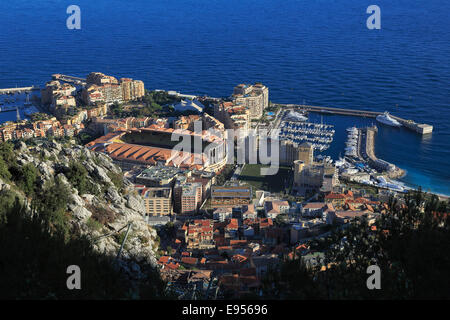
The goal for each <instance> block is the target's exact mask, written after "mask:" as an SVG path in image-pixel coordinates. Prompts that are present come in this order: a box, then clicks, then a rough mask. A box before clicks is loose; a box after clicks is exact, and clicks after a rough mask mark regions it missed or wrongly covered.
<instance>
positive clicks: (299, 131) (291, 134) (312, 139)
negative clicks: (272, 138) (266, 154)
mask: <svg viewBox="0 0 450 320" xmlns="http://www.w3.org/2000/svg"><path fill="white" fill-rule="evenodd" d="M299 116H300V117H303V118H304V119H302V121H292V120H293V119H292V118H288V119H286V120H282V121H281V123H280V127H279V129H280V134H279V138H280V140H289V141H292V142H294V143H297V144H301V143H303V142H309V143H311V145H312V146H313V148H314V150H317V151H319V152H323V151H325V150H327V149H328V148H329V147H330V144H331V143H332V142H333V136H334V133H335V130H334V129H333V128H334V126H333V125H330V124H323V123H312V122H307V121H305V119H306V120H307V118H306V117H304V116H301V115H299Z"/></svg>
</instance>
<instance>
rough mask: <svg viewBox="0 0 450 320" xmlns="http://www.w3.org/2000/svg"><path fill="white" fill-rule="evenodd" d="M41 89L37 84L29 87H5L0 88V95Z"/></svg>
mask: <svg viewBox="0 0 450 320" xmlns="http://www.w3.org/2000/svg"><path fill="white" fill-rule="evenodd" d="M38 90H41V88H40V87H37V86H31V87H21V88H6V89H0V95H2V94H13V93H14V94H15V93H26V92H32V91H38Z"/></svg>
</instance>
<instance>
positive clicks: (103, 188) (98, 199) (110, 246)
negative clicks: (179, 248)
mask: <svg viewBox="0 0 450 320" xmlns="http://www.w3.org/2000/svg"><path fill="white" fill-rule="evenodd" d="M18 151H20V152H19V154H18V163H19V165H25V164H27V163H32V164H33V165H35V167H36V168H37V169H38V171H39V173H40V175H41V177H40V179H39V180H40V181H41V183H42V184H43V183H45V181H48V180H51V179H52V178H55V179H59V180H60V181H61V182H62V183H64V184H65V185H67V186H68V188H69V189H70V190H71V194H70V197H69V198H70V201H69V203H68V205H67V211H68V212H69V213H70V214H71V216H72V219H71V223H72V224H73V225H74V226H76V227H77V228H75V229H76V230H81V231H80V232H81V233H83V234H86V235H88V236H90V237H91V238H92V239H95V238H98V237H99V236H101V235H105V234H111V233H112V235H111V236H108V237H101V238H100V239H97V240H95V241H94V242H93V245H94V248H95V249H96V250H98V251H99V252H102V253H104V254H107V255H111V256H116V255H117V253H118V251H119V248H120V246H121V243H120V242H119V241H120V240H121V239H123V238H124V237H123V236H124V234H125V232H126V230H127V226H128V224H129V223H131V229H130V232H129V234H128V238H127V241H126V243H125V245H124V250H123V251H122V254H121V258H122V260H123V261H122V262H121V263H122V264H125V265H127V264H128V267H127V268H126V269H127V270H130V272H131V273H133V274H135V275H136V274H139V273H140V268H139V266H138V265H137V264H136V263H140V262H145V263H149V264H151V265H153V266H155V265H156V258H155V252H154V250H156V249H157V243H156V241H155V239H156V237H157V235H156V231H155V230H154V229H152V228H151V227H150V226H148V224H147V223H146V222H145V220H144V214H145V205H144V201H143V199H142V198H141V197H140V196H139V195H138V194H137V193H136V192H135V191H134V190H133V187H132V184H131V183H130V182H129V181H124V184H123V188H122V189H123V190H118V189H117V187H116V186H115V185H114V184H113V183H112V181H111V178H110V177H109V175H108V174H109V173H114V174H118V173H121V169H120V168H119V167H118V166H116V165H115V164H114V163H113V161H112V160H111V158H109V157H108V156H107V155H104V154H97V153H95V152H92V151H91V150H89V149H88V148H85V147H83V146H79V145H74V144H69V145H65V146H62V145H61V144H60V143H58V142H43V143H42V142H41V143H40V144H38V145H37V146H35V147H33V148H31V149H28V148H27V146H26V145H25V144H20V145H19V146H18ZM50 159H51V160H50ZM72 161H74V162H78V163H81V164H82V165H83V167H84V168H85V169H86V171H87V172H88V176H87V177H86V178H87V180H88V181H90V182H91V183H92V184H93V187H94V188H93V190H97V191H96V192H95V193H96V194H95V195H94V194H86V193H85V194H80V193H79V191H78V190H77V189H76V187H75V186H74V185H72V184H71V182H70V179H68V177H67V176H66V175H65V174H64V172H67V169H68V168H69V167H70V163H71V162H72ZM9 187H10V186H9V185H8V184H5V183H4V182H3V181H1V180H0V190H3V189H7V188H9ZM102 215H107V216H108V219H109V220H108V221H107V222H104V221H103V222H100V221H102V219H101V218H99V217H101V216H102ZM115 231H116V232H117V231H119V232H117V233H114V232H115Z"/></svg>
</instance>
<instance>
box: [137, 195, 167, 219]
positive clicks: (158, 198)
mask: <svg viewBox="0 0 450 320" xmlns="http://www.w3.org/2000/svg"><path fill="white" fill-rule="evenodd" d="M141 195H142V198H143V199H144V202H145V210H146V213H147V215H148V216H150V217H161V216H168V215H171V214H172V213H173V210H172V189H171V188H143V189H142V191H141Z"/></svg>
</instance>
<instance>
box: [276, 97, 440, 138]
mask: <svg viewBox="0 0 450 320" xmlns="http://www.w3.org/2000/svg"><path fill="white" fill-rule="evenodd" d="M276 104H277V105H280V106H282V107H286V108H292V109H300V110H301V111H307V112H316V113H323V114H338V115H346V116H357V117H366V118H376V117H377V116H379V115H382V114H383V113H382V112H376V111H367V110H354V109H343V108H331V107H319V106H309V105H302V104H279V103H276ZM391 117H392V118H394V119H396V120H397V121H399V122H400V123H401V124H402V125H404V126H405V127H406V128H408V129H410V130H413V131H414V132H417V133H419V134H427V133H431V132H433V126H432V125H429V124H424V123H416V122H414V121H413V120H407V119H403V118H400V117H397V116H393V115H391Z"/></svg>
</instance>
